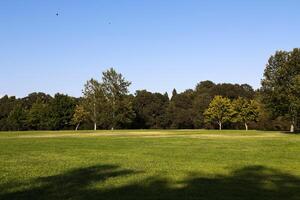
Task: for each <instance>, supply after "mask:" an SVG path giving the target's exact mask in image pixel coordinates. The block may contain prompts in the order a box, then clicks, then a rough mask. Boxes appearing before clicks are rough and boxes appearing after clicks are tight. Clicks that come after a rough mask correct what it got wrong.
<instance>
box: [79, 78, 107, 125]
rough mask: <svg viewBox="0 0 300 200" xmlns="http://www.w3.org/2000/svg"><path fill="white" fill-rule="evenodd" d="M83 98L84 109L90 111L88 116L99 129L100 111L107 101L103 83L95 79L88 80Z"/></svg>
mask: <svg viewBox="0 0 300 200" xmlns="http://www.w3.org/2000/svg"><path fill="white" fill-rule="evenodd" d="M83 99H84V100H83V106H84V109H85V110H86V111H87V113H89V115H88V116H89V119H90V120H91V121H92V122H93V124H94V130H97V122H99V117H100V116H99V112H101V110H102V108H103V107H105V103H106V98H105V96H104V92H103V88H102V85H101V84H100V83H99V82H98V81H97V80H95V79H91V80H89V81H87V83H86V84H85V85H84V90H83Z"/></svg>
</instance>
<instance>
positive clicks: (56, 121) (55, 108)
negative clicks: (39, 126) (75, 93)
mask: <svg viewBox="0 0 300 200" xmlns="http://www.w3.org/2000/svg"><path fill="white" fill-rule="evenodd" d="M75 105H76V102H75V99H74V98H73V97H69V96H68V95H64V94H59V93H58V94H55V96H54V98H53V99H52V100H51V101H50V103H49V110H50V119H49V123H50V126H51V129H52V130H62V129H68V128H69V127H70V126H71V125H72V124H71V123H70V122H71V119H72V117H73V114H74V109H75Z"/></svg>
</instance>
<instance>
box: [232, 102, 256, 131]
mask: <svg viewBox="0 0 300 200" xmlns="http://www.w3.org/2000/svg"><path fill="white" fill-rule="evenodd" d="M232 106H233V112H234V113H233V118H232V121H234V122H241V123H243V124H244V125H245V129H246V130H248V124H249V122H252V121H257V120H258V116H259V105H258V102H256V101H254V100H248V99H245V98H242V97H240V98H238V99H236V100H233V101H232Z"/></svg>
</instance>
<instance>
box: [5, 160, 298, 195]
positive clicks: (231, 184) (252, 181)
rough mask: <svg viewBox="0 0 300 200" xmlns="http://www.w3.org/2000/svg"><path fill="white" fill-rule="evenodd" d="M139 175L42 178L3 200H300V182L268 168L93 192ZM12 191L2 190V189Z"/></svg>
mask: <svg viewBox="0 0 300 200" xmlns="http://www.w3.org/2000/svg"><path fill="white" fill-rule="evenodd" d="M135 173H139V172H135V171H131V170H124V169H121V168H120V167H118V166H111V165H104V166H92V167H88V168H83V169H77V170H72V171H69V172H67V173H65V174H60V175H56V176H50V177H44V178H38V179H36V180H34V182H35V183H36V186H35V187H32V188H30V189H23V190H20V191H17V192H6V193H2V194H1V195H0V199H56V200H57V199H92V200H94V199H119V200H125V199H175V200H176V199H205V200H217V199H222V200H223V199H225V200H229V199H230V200H241V199H243V200H252V199H256V200H282V199H290V200H298V199H300V178H299V177H296V176H293V175H290V174H287V173H283V172H281V171H279V170H275V169H272V168H267V167H264V166H248V167H245V168H241V169H238V170H235V171H233V172H232V173H230V174H229V175H214V176H213V177H212V176H207V175H204V174H199V173H191V174H189V175H188V177H187V178H185V179H184V180H183V181H180V182H174V181H171V180H168V179H164V178H161V177H149V178H147V179H143V180H141V181H139V182H135V183H131V184H128V185H122V186H118V187H114V188H109V189H98V188H94V187H90V186H91V185H92V184H93V183H96V182H103V181H106V180H108V179H110V178H118V177H121V176H127V175H129V176H130V175H133V174H135ZM11 185H12V184H10V186H11ZM7 186H8V185H5V186H3V185H2V186H0V189H1V188H2V189H3V188H4V187H7Z"/></svg>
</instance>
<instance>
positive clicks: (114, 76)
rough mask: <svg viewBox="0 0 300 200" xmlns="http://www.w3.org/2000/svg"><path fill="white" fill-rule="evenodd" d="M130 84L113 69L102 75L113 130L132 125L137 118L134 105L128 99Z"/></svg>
mask: <svg viewBox="0 0 300 200" xmlns="http://www.w3.org/2000/svg"><path fill="white" fill-rule="evenodd" d="M130 84H131V82H129V81H127V80H126V79H125V78H124V77H123V75H122V74H120V73H117V72H116V70H115V69H113V68H110V69H108V70H107V71H105V72H103V73H102V86H103V90H104V94H105V97H106V100H107V102H108V104H109V110H110V113H111V129H112V130H113V129H114V128H115V127H118V126H120V125H124V124H128V123H130V122H131V121H132V119H133V118H134V116H135V114H134V112H133V108H132V103H131V102H130V101H129V99H128V98H127V95H128V92H129V91H128V87H129V86H130Z"/></svg>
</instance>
